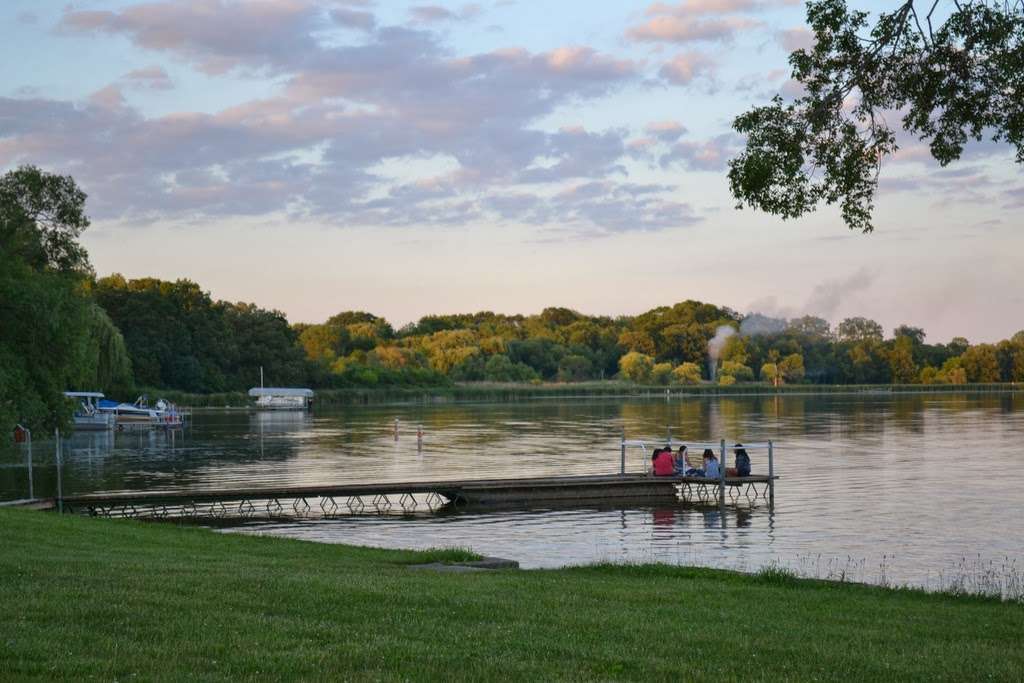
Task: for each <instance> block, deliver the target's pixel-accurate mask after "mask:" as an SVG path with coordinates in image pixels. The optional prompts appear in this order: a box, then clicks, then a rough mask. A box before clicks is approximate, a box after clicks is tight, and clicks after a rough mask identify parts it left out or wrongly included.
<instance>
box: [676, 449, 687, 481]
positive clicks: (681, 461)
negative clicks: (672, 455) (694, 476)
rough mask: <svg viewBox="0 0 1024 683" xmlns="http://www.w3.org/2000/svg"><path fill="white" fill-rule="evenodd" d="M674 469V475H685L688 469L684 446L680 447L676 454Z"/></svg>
mask: <svg viewBox="0 0 1024 683" xmlns="http://www.w3.org/2000/svg"><path fill="white" fill-rule="evenodd" d="M675 468H676V474H685V473H686V470H688V469H689V463H687V462H686V444H683V445H682V446H680V447H679V451H678V452H677V453H676V460H675Z"/></svg>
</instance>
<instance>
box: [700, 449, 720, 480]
mask: <svg viewBox="0 0 1024 683" xmlns="http://www.w3.org/2000/svg"><path fill="white" fill-rule="evenodd" d="M704 476H705V477H707V478H708V479H718V477H719V476H721V475H720V470H719V462H718V458H716V457H715V452H714V451H713V450H711V449H710V448H705V449H704Z"/></svg>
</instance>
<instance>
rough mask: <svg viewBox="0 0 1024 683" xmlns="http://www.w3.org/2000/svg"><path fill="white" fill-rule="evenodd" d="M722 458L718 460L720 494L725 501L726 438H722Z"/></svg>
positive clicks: (723, 501)
mask: <svg viewBox="0 0 1024 683" xmlns="http://www.w3.org/2000/svg"><path fill="white" fill-rule="evenodd" d="M721 447H722V451H721V453H722V458H721V460H720V461H719V462H718V496H719V498H721V500H722V503H723V504H724V503H725V439H722V444H721Z"/></svg>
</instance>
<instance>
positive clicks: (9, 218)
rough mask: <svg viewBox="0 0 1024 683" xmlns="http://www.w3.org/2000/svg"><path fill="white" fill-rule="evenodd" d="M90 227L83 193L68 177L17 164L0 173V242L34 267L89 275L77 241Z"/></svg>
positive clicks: (90, 269) (87, 264) (83, 252)
mask: <svg viewBox="0 0 1024 683" xmlns="http://www.w3.org/2000/svg"><path fill="white" fill-rule="evenodd" d="M87 227H89V219H88V217H86V215H85V193H84V192H82V190H81V189H79V187H78V185H76V184H75V181H74V180H73V179H72V178H71V176H60V175H53V174H50V173H44V172H43V171H41V170H39V169H38V168H36V167H35V166H21V167H19V168H18V169H16V170H14V171H10V172H9V173H7V174H5V175H3V176H2V177H0V246H2V247H3V249H4V251H8V250H10V252H11V253H12V254H13V255H17V256H19V257H20V258H22V259H23V260H25V261H26V262H27V263H29V264H30V265H32V266H33V267H35V268H43V267H48V268H52V269H54V270H58V271H62V272H78V273H83V274H91V273H92V266H90V265H89V257H88V254H87V253H86V251H85V249H84V248H82V246H81V245H80V244H78V242H77V241H76V240H77V239H78V236H79V235H81V234H82V231H83V230H85V229H86V228H87Z"/></svg>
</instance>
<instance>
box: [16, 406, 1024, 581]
mask: <svg viewBox="0 0 1024 683" xmlns="http://www.w3.org/2000/svg"><path fill="white" fill-rule="evenodd" d="M396 417H398V418H399V419H400V425H401V436H400V439H399V441H398V442H396V441H395V439H394V418H396ZM417 424H422V425H423V427H424V431H425V437H424V442H423V448H422V450H417V448H416V436H415V430H416V425H417ZM668 426H670V427H671V429H672V433H673V435H674V436H677V437H682V438H687V439H693V440H706V439H715V440H717V439H718V438H720V437H725V438H726V439H728V440H730V441H733V440H742V441H758V440H766V439H772V440H774V441H775V442H776V443H777V444H778V449H777V451H776V454H777V455H776V469H777V473H778V474H779V475H780V477H781V480H780V481H779V484H778V486H777V489H776V508H775V511H774V513H773V514H769V513H768V511H767V510H765V509H764V508H763V507H761V508H755V509H753V510H750V509H747V510H744V509H735V508H728V509H726V511H725V513H724V516H723V513H722V512H721V511H720V510H718V509H717V508H708V509H684V508H680V507H659V508H645V507H635V508H632V509H628V510H608V509H593V508H590V509H577V510H548V511H544V510H532V511H519V512H509V511H502V512H493V513H481V512H479V511H464V512H459V513H456V514H451V515H440V516H431V515H415V516H411V517H408V518H405V517H402V516H400V515H394V516H385V517H379V518H377V517H359V518H346V519H338V520H318V521H305V522H293V523H288V524H281V523H274V524H262V525H259V526H258V527H253V526H246V527H244V528H243V530H245V531H254V530H258V531H261V532H268V533H282V534H287V535H293V536H298V537H302V538H313V539H316V540H322V541H328V542H345V543H359V544H367V545H382V546H395V547H430V546H438V545H463V546H467V545H468V546H471V547H473V548H474V549H476V550H478V551H480V552H486V553H493V554H497V555H504V556H508V557H513V558H516V559H519V560H521V561H522V563H523V565H524V566H528V567H529V566H535V567H536V566H554V565H561V564H575V563H583V562H592V561H600V560H612V561H650V560H657V561H665V562H683V563H691V564H707V565H714V566H728V567H735V568H746V569H756V568H758V567H761V566H764V565H765V564H768V563H770V562H779V563H782V564H789V565H791V566H796V565H800V564H801V563H807V562H809V561H811V560H809V559H808V558H816V559H814V560H813V562H817V563H819V564H821V563H825V565H828V563H829V562H832V563H833V564H835V563H839V564H840V565H841V564H842V563H843V562H846V563H860V564H861V565H862V566H863V567H865V568H876V567H883V568H884V571H883V572H881V573H884V574H885V575H886V577H887V579H888V580H893V581H897V582H914V583H924V582H926V581H927V580H928V577H929V576H932V575H935V574H936V573H937V572H940V571H944V570H948V568H950V567H954V566H956V565H957V563H962V562H963V561H964V558H978V557H980V558H982V559H983V560H988V559H994V560H1002V559H1003V558H1008V560H1009V561H1011V562H1019V563H1020V564H1022V565H1024V556H1022V550H1021V548H1022V547H1024V529H1022V528H1021V526H1020V525H1019V524H1017V523H1016V517H1017V514H1018V513H1017V511H1018V510H1019V509H1020V506H1021V503H1022V502H1024V447H1022V444H1024V396H1022V395H1019V394H1018V395H1010V394H1004V395H992V394H988V395H984V394H951V395H934V394H925V395H897V396H885V395H868V396H854V395H848V396H785V397H735V398H708V399H687V400H672V401H671V402H665V401H653V400H652V401H639V400H632V401H617V400H594V401H564V400H558V401H556V400H550V401H549V400H544V401H533V402H526V403H516V404H487V405H473V404H462V405H434V406H431V405H422V406H421V405H417V406H400V407H389V408H380V407H374V408H350V409H345V410H342V411H338V412H320V411H318V412H317V413H316V414H314V415H312V416H310V415H302V414H295V413H282V412H274V413H251V414H250V413H247V412H244V411H238V412H210V413H197V414H196V415H195V420H194V424H193V426H192V428H190V429H189V430H186V431H184V432H177V433H173V432H172V433H163V432H153V433H123V434H122V433H118V434H104V433H99V434H97V433H82V434H76V435H75V437H74V439H72V440H71V441H70V442H69V443H68V445H67V447H66V449H65V458H66V463H67V464H66V466H65V469H64V482H65V490H66V491H67V492H69V493H83V492H90V491H121V490H139V489H147V490H157V489H159V490H174V489H208V488H224V487H230V486H233V485H242V484H245V485H250V486H252V485H273V484H281V485H303V484H309V485H313V484H324V483H342V482H367V481H409V480H426V479H433V480H436V479H463V478H484V477H488V478H489V477H505V476H539V475H550V474H565V473H574V474H598V473H608V472H613V471H616V470H617V467H618V457H619V454H618V440H619V437H620V434H621V433H622V430H623V429H625V431H626V433H627V434H628V435H629V436H630V437H631V438H637V437H640V436H651V437H658V436H660V435H663V434H665V431H666V427H668ZM34 462H35V468H34V479H35V481H34V483H35V488H36V492H37V494H39V495H51V494H52V491H53V490H54V486H55V481H54V476H53V473H54V468H53V465H52V462H53V444H52V443H49V444H47V443H40V442H37V443H36V445H35V453H34ZM764 466H765V464H764V463H763V462H758V459H757V458H756V457H755V461H754V469H755V472H756V471H758V470H759V469H763V468H764ZM629 467H630V469H632V470H634V471H641V470H642V469H643V462H642V455H641V454H640V453H639V451H637V452H631V454H630V461H629ZM26 488H27V475H26V468H25V467H24V452H23V451H19V450H16V449H8V450H5V451H3V452H2V453H0V498H5V499H11V498H17V497H23V496H24V495H25V493H26ZM837 558H838V559H837ZM872 572H876V573H877V570H875V569H872V570H870V571H868V569H865V570H864V571H863V573H864V574H866V575H865V576H863V577H862V578H863V579H864V580H875V579H874V577H873V576H872V575H871V574H872Z"/></svg>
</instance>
